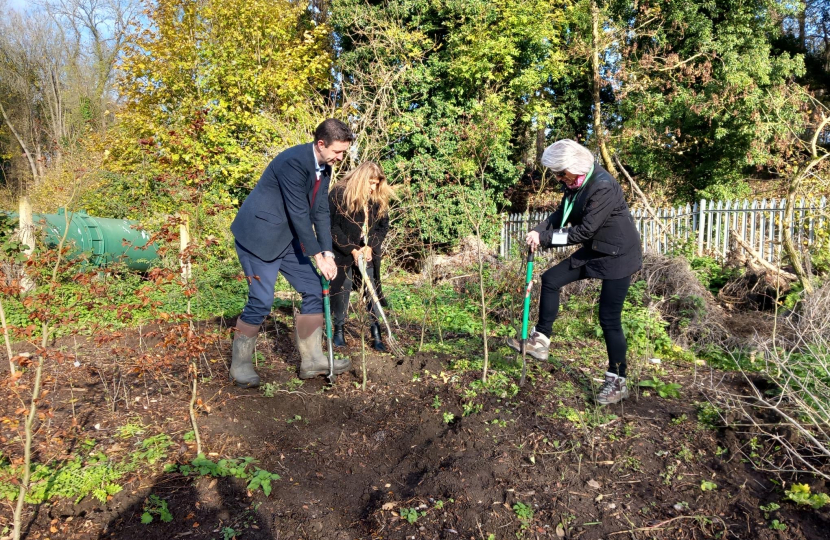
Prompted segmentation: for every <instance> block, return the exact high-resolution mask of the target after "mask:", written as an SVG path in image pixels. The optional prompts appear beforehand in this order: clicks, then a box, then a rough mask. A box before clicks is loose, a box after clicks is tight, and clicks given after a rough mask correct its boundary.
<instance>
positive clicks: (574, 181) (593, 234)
mask: <svg viewBox="0 0 830 540" xmlns="http://www.w3.org/2000/svg"><path fill="white" fill-rule="evenodd" d="M542 165H544V166H545V167H547V168H548V169H550V170H551V172H552V173H553V175H554V177H556V178H557V179H558V180H559V181H560V182H562V184H563V191H564V195H563V196H562V202H561V203H560V205H559V208H557V209H556V211H555V212H554V213H553V214H551V215H550V216H549V217H548V218H547V219H546V220H545V221H543V222H542V223H540V224H539V225H537V226H536V228H534V229H533V230H532V231H531V232H529V233H528V235H527V238H526V242H527V245H528V246H529V248H530V249H531V250H533V251H535V250H536V249H537V248H539V247H540V246H542V247H545V248H547V247H551V246H556V245H571V244H582V247H581V248H580V249H579V250H577V251H576V252H575V253H574V254H573V255H571V256H570V257H568V258H567V259H566V260H564V261H562V262H560V263H559V264H557V265H556V266H553V267H552V268H550V269H548V270H547V271H546V272H545V273H544V274H542V293H541V298H540V300H539V320H538V322H537V323H536V327H535V328H534V329H533V331H532V332H531V334H530V335H529V336H528V339H527V349H526V350H527V354H529V355H531V356H532V357H534V358H536V359H538V360H547V358H548V351H549V348H550V334H551V328H552V326H553V322H554V321H555V320H556V317H557V315H558V313H559V291H560V290H561V288H562V287H564V286H565V285H567V284H568V283H572V282H574V281H577V280H580V279H588V278H595V279H601V280H602V290H601V292H600V295H599V324H600V326H601V327H602V333H603V336H604V337H605V346H606V349H607V351H608V371H607V372H606V373H605V382H604V383H603V385H602V387H601V388H600V390H599V394H598V395H597V402H598V403H599V404H601V405H608V404H611V403H618V402H619V401H621V400H623V399H625V398H627V397H628V387H627V386H626V382H625V369H626V361H625V357H626V351H627V347H628V345H627V343H626V340H625V334H623V329H622V322H621V320H620V316H621V314H622V309H623V302H624V301H625V296H626V294H627V293H628V287H629V285H630V284H631V275H632V274H633V273H634V272H636V271H637V270H639V269H640V267H641V266H642V262H643V255H642V248H641V246H640V236H639V234H638V233H637V229H635V228H634V220H633V218H632V217H631V212H630V211H629V210H628V205H627V204H626V203H625V197H624V196H623V192H622V188H620V185H619V184H618V183H617V181H616V180H614V178H613V177H612V176H611V175H610V174H608V171H606V170H605V169H603V168H602V167H601V166H600V165H599V164H597V163H595V162H594V156H593V154H591V152H590V150H588V149H587V148H585V147H584V146H582V145H580V144H579V143H577V142H575V141H572V140H570V139H563V140H561V141H557V142H555V143H553V144H552V145H550V146H548V147H547V148H546V149H545V152H544V154H543V155H542ZM508 345H510V347H512V348H514V349H516V350H517V351H519V350H521V342H520V341H519V340H518V339H508Z"/></svg>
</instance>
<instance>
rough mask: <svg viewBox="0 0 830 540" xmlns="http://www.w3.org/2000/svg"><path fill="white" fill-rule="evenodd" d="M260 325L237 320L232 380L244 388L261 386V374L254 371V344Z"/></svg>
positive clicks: (232, 360)
mask: <svg viewBox="0 0 830 540" xmlns="http://www.w3.org/2000/svg"><path fill="white" fill-rule="evenodd" d="M258 333H259V326H254V325H252V324H248V323H246V322H243V321H237V322H236V333H235V334H234V338H233V356H232V357H231V380H233V382H234V384H236V385H237V386H241V387H242V388H255V387H257V386H259V375H257V373H256V371H254V362H253V357H254V346H255V345H256V336H257V334H258Z"/></svg>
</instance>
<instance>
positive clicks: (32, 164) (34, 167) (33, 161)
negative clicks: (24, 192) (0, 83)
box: [0, 103, 40, 189]
mask: <svg viewBox="0 0 830 540" xmlns="http://www.w3.org/2000/svg"><path fill="white" fill-rule="evenodd" d="M0 114H2V115H3V121H4V122H6V125H7V126H8V127H9V131H11V132H12V135H14V138H15V140H16V141H17V144H19V145H20V148H21V149H22V150H23V154H24V155H25V156H26V161H27V162H28V163H29V169H30V170H31V171H32V178H33V179H34V181H35V182H37V181H38V180H40V175H39V174H38V171H39V168H38V164H37V158H36V157H35V156H34V155H33V154H32V151H31V150H30V149H29V147H28V146H27V145H26V142H25V141H24V140H23V137H21V136H20V133H18V131H17V130H16V129H15V128H14V124H12V121H11V119H10V118H9V115H7V114H6V109H4V108H3V104H2V103H0ZM23 187H24V186H20V188H21V189H23Z"/></svg>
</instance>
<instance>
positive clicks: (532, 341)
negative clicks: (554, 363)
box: [507, 327, 550, 362]
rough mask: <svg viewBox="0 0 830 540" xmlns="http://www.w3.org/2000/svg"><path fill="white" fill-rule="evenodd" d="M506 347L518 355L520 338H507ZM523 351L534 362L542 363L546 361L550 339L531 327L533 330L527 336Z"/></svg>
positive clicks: (520, 349) (520, 346)
mask: <svg viewBox="0 0 830 540" xmlns="http://www.w3.org/2000/svg"><path fill="white" fill-rule="evenodd" d="M507 346H508V347H510V348H511V349H514V350H515V351H516V352H518V353H521V352H522V340H521V338H518V337H516V338H507ZM525 350H526V351H527V354H529V355H530V356H532V357H533V358H535V359H536V360H541V361H543V362H544V361H546V360H547V359H548V353H549V352H550V338H549V337H547V336H545V335H544V334H540V333H539V332H537V331H536V327H533V330H531V331H530V334H528V336H527V344H526V348H525Z"/></svg>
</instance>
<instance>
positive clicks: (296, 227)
mask: <svg viewBox="0 0 830 540" xmlns="http://www.w3.org/2000/svg"><path fill="white" fill-rule="evenodd" d="M313 152H314V145H313V143H307V144H300V145H297V146H292V147H291V148H288V149H287V150H285V151H283V152H282V153H280V154H279V155H277V157H275V158H274V159H273V160H272V161H271V163H270V164H268V167H266V168H265V171H264V172H263V173H262V176H261V177H260V179H259V181H258V182H257V184H256V187H254V190H253V191H252V192H251V194H250V195H248V198H246V199H245V202H243V203H242V206H241V207H240V208H239V212H238V213H237V214H236V218H235V219H234V220H233V223H232V224H231V232H232V233H233V235H234V237H235V238H236V241H237V242H239V243H240V244H241V245H242V247H244V248H245V249H247V250H248V251H250V252H251V253H253V254H254V255H256V256H257V257H259V258H260V259H262V260H264V261H272V260H274V259H276V258H277V257H278V256H279V255H280V254H281V253H282V252H283V250H285V248H286V247H287V246H288V244H290V243H291V241H292V240H293V239H294V238H297V239H299V241H300V247H301V248H302V250H303V253H304V254H305V255H307V256H314V255H316V254H318V253H320V252H321V251H331V218H330V217H329V198H328V193H329V181H330V179H331V167H330V166H328V165H326V168H325V170H324V171H323V173H322V175H321V177H320V188H319V189H318V191H317V197H316V199H315V200H314V206H313V207H312V205H311V196H312V193H313V191H314V183H315V182H316V181H317V173H316V170H315V158H314V153H313ZM312 225H313V229H312ZM315 233H316V234H315Z"/></svg>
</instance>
